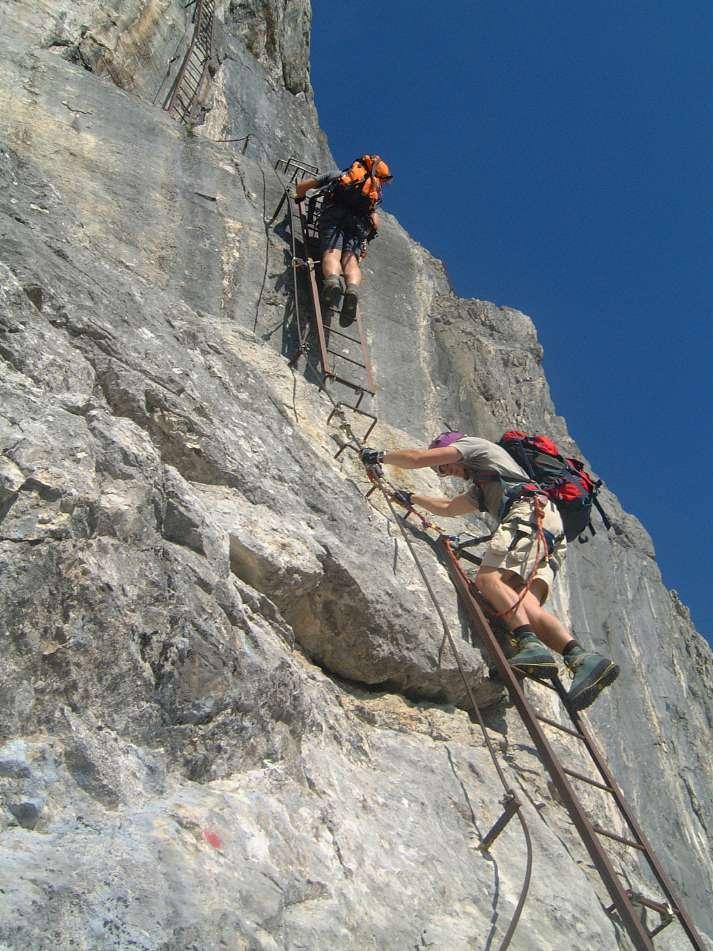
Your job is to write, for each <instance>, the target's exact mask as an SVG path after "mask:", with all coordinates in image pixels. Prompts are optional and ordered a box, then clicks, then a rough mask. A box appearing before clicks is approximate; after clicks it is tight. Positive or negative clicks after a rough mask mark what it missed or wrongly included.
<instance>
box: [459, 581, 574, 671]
mask: <svg viewBox="0 0 713 951" xmlns="http://www.w3.org/2000/svg"><path fill="white" fill-rule="evenodd" d="M508 577H510V578H513V579H515V583H514V584H512V583H510V582H509V580H508ZM475 584H476V586H477V588H478V591H480V593H481V594H482V595H483V597H484V598H486V599H487V600H488V602H489V603H490V604H492V606H493V607H494V608H495V610H496V611H497V612H498V613H500V612H502V611H506V610H507V609H508V608H510V607H512V606H513V604H515V602H516V601H517V599H518V597H519V594H518V590H517V589H518V585H519V588H520V590H521V589H522V582H521V581H520V579H519V578H518V576H517V575H514V574H513V572H510V571H507V572H506V571H502V570H501V569H500V568H492V567H490V566H487V565H486V566H483V567H482V568H481V569H480V571H479V572H478V574H477V576H476V579H475ZM545 590H546V589H545V586H544V582H543V581H540V579H539V578H538V579H536V580H535V581H534V582H533V584H532V587H531V588H530V590H529V591H528V592H527V594H526V595H525V597H524V598H523V599H522V601H521V602H520V604H519V605H518V606H517V608H516V609H515V610H514V611H511V612H510V613H509V614H506V615H505V616H504V617H503V622H504V623H505V624H506V625H507V627H508V628H509V629H510V630H511V631H514V630H515V629H516V628H518V627H524V626H525V625H527V626H528V627H530V628H532V630H533V631H534V632H535V634H537V636H538V637H539V638H540V640H541V641H542V642H543V643H545V644H546V645H547V646H548V647H549V648H551V649H552V650H554V651H557V653H558V654H561V653H562V651H563V650H564V648H565V647H566V646H567V644H569V642H570V641H571V640H574V638H573V637H572V635H571V634H570V633H569V631H568V630H567V628H566V627H565V626H564V624H562V622H561V621H559V620H558V619H557V618H556V617H555V616H554V614H550V612H549V611H545V609H544V608H543V607H542V605H541V604H540V598H541V597H543V596H544V594H545Z"/></svg>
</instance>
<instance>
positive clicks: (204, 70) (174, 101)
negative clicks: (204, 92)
mask: <svg viewBox="0 0 713 951" xmlns="http://www.w3.org/2000/svg"><path fill="white" fill-rule="evenodd" d="M195 4H196V6H195V10H194V11H193V23H194V24H195V26H194V28H193V36H192V38H191V42H190V44H189V45H188V49H187V50H186V55H185V56H184V57H183V62H182V63H181V67H180V69H179V70H178V73H177V75H176V80H175V82H174V84H173V86H172V87H171V91H170V92H169V94H168V96H167V97H166V101H165V102H164V104H163V108H164V109H165V110H166V112H168V113H169V115H172V116H174V118H176V119H179V120H180V121H181V122H185V123H188V122H189V121H190V120H191V118H192V113H193V107H194V105H195V102H196V99H197V98H198V95H199V93H200V91H201V89H202V88H203V87H204V81H205V80H206V77H207V76H208V72H209V66H210V63H211V60H212V58H213V14H214V12H215V0H195Z"/></svg>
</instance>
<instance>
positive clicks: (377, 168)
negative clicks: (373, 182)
mask: <svg viewBox="0 0 713 951" xmlns="http://www.w3.org/2000/svg"><path fill="white" fill-rule="evenodd" d="M361 164H362V165H363V166H364V167H365V168H366V170H367V171H368V172H370V174H372V175H375V176H376V178H378V179H380V180H381V181H382V182H390V181H391V179H392V178H393V177H394V176H393V175H392V174H391V170H390V169H389V166H388V165H387V164H386V162H385V161H384V160H383V159H382V158H381V156H380V155H362V157H361Z"/></svg>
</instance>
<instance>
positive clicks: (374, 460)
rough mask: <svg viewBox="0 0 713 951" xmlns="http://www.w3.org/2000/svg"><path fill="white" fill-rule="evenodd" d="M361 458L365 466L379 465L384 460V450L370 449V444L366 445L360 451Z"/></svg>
mask: <svg viewBox="0 0 713 951" xmlns="http://www.w3.org/2000/svg"><path fill="white" fill-rule="evenodd" d="M359 458H360V459H361V461H362V462H363V463H364V465H365V466H378V465H381V463H382V462H383V461H384V450H383V449H370V448H369V447H368V446H364V448H363V449H362V450H360V452H359Z"/></svg>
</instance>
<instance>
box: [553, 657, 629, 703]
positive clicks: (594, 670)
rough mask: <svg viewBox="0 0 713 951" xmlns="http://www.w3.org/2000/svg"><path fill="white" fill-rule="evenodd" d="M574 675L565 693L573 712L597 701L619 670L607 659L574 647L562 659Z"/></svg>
mask: <svg viewBox="0 0 713 951" xmlns="http://www.w3.org/2000/svg"><path fill="white" fill-rule="evenodd" d="M564 662H565V664H566V665H567V667H569V669H570V670H571V671H572V673H573V674H574V676H573V678H572V683H571V685H570V688H569V690H568V691H567V703H568V705H569V706H570V707H571V708H572V709H573V710H584V709H585V708H586V707H588V706H589V705H590V704H591V703H594V701H595V700H596V699H597V697H598V696H599V694H600V693H601V691H602V690H603V689H604V688H605V687H608V686H609V684H613V683H614V681H615V680H616V678H617V677H618V676H619V668H618V667H617V665H616V664H614V663H612V661H610V660H609V658H608V657H603V656H602V655H601V654H595V653H594V652H593V651H585V650H584V649H583V648H581V647H575V648H574V649H573V650H571V651H570V652H569V654H567V656H566V657H565V659H564Z"/></svg>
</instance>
